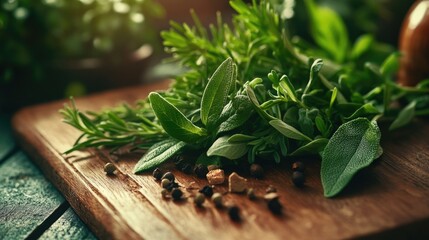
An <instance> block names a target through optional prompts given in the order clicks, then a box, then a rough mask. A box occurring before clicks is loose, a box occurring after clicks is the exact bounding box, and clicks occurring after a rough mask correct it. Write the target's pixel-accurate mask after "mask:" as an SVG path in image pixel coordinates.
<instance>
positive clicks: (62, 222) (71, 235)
mask: <svg viewBox="0 0 429 240" xmlns="http://www.w3.org/2000/svg"><path fill="white" fill-rule="evenodd" d="M40 239H64V240H66V239H88V240H93V239H97V238H96V237H95V236H94V235H93V234H92V233H91V231H89V230H88V228H87V227H86V226H85V225H84V223H83V222H82V221H81V220H80V219H79V217H78V216H77V215H76V214H75V212H74V211H73V210H72V209H71V208H69V209H67V211H66V212H65V213H64V214H63V215H62V216H61V217H60V218H59V219H58V220H57V221H56V222H55V223H54V224H52V226H51V227H50V228H49V229H47V230H46V231H45V232H44V233H43V235H42V236H40Z"/></svg>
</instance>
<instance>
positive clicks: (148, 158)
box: [133, 138, 186, 173]
mask: <svg viewBox="0 0 429 240" xmlns="http://www.w3.org/2000/svg"><path fill="white" fill-rule="evenodd" d="M185 146H186V143H185V142H182V141H179V140H177V139H174V138H170V139H167V140H164V141H162V142H159V143H157V144H154V145H153V146H152V147H151V148H150V149H149V150H148V151H147V152H146V154H145V155H143V157H142V158H141V159H140V160H139V161H138V163H137V164H136V166H135V167H134V170H133V171H134V173H140V172H143V171H145V170H148V169H151V168H153V167H156V166H158V165H160V164H161V163H163V162H165V161H166V160H168V159H169V158H171V157H172V156H173V155H175V154H176V153H178V152H179V151H180V150H182V149H183V148H184V147H185Z"/></svg>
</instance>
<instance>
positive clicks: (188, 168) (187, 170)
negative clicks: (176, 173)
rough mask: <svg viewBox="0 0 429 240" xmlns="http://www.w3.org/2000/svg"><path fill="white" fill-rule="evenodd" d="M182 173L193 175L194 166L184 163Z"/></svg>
mask: <svg viewBox="0 0 429 240" xmlns="http://www.w3.org/2000/svg"><path fill="white" fill-rule="evenodd" d="M180 171H182V172H184V173H185V174H191V173H192V166H191V164H189V163H184V164H183V165H182V168H181V169H180Z"/></svg>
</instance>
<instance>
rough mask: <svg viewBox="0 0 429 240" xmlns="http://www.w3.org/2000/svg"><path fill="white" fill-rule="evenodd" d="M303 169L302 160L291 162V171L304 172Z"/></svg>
mask: <svg viewBox="0 0 429 240" xmlns="http://www.w3.org/2000/svg"><path fill="white" fill-rule="evenodd" d="M304 170H305V165H304V163H303V162H301V161H296V162H294V163H292V171H294V172H295V171H300V172H304Z"/></svg>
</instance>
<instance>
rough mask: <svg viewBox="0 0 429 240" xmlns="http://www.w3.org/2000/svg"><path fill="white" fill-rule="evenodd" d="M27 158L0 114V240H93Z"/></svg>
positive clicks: (86, 229) (28, 157)
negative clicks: (25, 239) (38, 239)
mask: <svg viewBox="0 0 429 240" xmlns="http://www.w3.org/2000/svg"><path fill="white" fill-rule="evenodd" d="M30 159H31V156H28V155H26V154H25V153H24V152H23V151H22V150H21V149H20V148H19V147H18V146H17V144H16V143H15V140H14V138H13V136H12V130H11V126H10V117H9V116H5V115H0V239H24V238H27V239H37V238H40V239H96V238H95V236H94V235H93V234H92V233H91V231H90V230H88V228H87V227H86V226H85V225H84V224H83V223H82V221H81V220H80V219H79V217H78V216H77V215H76V214H75V213H74V211H73V209H72V208H71V207H70V205H69V203H68V202H67V201H66V200H65V199H64V197H63V195H62V194H61V193H60V192H58V191H57V189H56V188H55V187H54V186H53V185H52V184H51V183H49V182H48V181H47V180H46V178H45V177H44V176H43V174H42V173H41V172H40V170H39V169H38V168H37V167H36V165H34V163H33V162H32V161H31V160H30Z"/></svg>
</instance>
